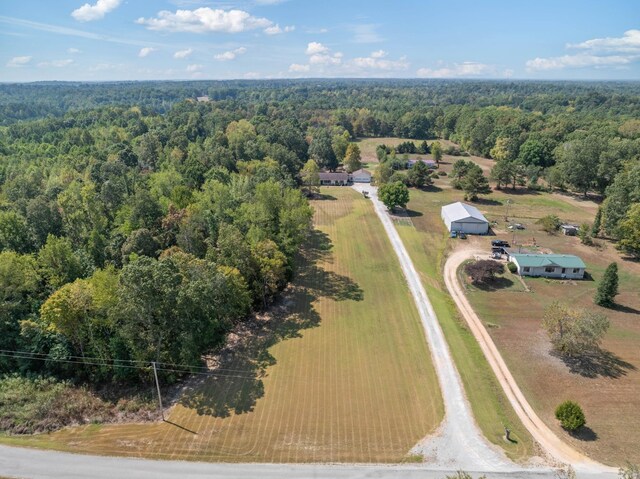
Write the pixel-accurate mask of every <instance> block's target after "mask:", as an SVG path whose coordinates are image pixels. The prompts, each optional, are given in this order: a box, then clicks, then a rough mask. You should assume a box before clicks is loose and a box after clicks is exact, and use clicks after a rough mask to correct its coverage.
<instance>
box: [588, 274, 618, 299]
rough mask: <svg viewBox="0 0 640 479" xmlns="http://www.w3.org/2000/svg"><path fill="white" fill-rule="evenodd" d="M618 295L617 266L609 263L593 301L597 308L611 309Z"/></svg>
mask: <svg viewBox="0 0 640 479" xmlns="http://www.w3.org/2000/svg"><path fill="white" fill-rule="evenodd" d="M617 294H618V264H617V263H611V264H610V265H609V266H607V269H606V270H605V272H604V276H603V277H602V281H600V284H599V285H598V290H597V291H596V295H595V298H594V299H593V301H594V302H595V303H596V304H597V305H599V306H605V307H611V306H612V305H613V299H614V298H615V296H616V295H617Z"/></svg>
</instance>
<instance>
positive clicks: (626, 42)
mask: <svg viewBox="0 0 640 479" xmlns="http://www.w3.org/2000/svg"><path fill="white" fill-rule="evenodd" d="M567 48H579V49H583V50H592V51H601V52H613V53H640V30H627V31H626V32H624V34H623V35H622V37H617V38H616V37H606V38H594V39H592V40H587V41H584V42H581V43H573V44H572V43H569V44H567Z"/></svg>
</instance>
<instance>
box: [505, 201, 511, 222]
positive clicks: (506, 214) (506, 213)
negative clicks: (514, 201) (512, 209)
mask: <svg viewBox="0 0 640 479" xmlns="http://www.w3.org/2000/svg"><path fill="white" fill-rule="evenodd" d="M509 205H511V200H509V199H507V211H506V212H505V214H504V220H505V221H509Z"/></svg>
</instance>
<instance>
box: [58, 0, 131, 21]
mask: <svg viewBox="0 0 640 479" xmlns="http://www.w3.org/2000/svg"><path fill="white" fill-rule="evenodd" d="M121 1H122V0H98V1H97V2H96V3H95V5H90V4H88V3H85V4H84V5H82V6H81V7H80V8H77V9H75V10H74V11H73V12H71V16H72V17H73V18H75V19H76V20H78V21H79V22H91V21H93V20H100V19H101V18H103V17H104V16H105V15H106V14H107V13H109V12H111V11H112V10H115V9H116V8H118V5H120V3H121Z"/></svg>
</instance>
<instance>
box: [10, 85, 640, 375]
mask: <svg viewBox="0 0 640 479" xmlns="http://www.w3.org/2000/svg"><path fill="white" fill-rule="evenodd" d="M205 94H206V95H208V96H209V98H210V100H211V101H209V102H196V101H195V97H196V96H201V95H205ZM639 117H640V84H637V83H622V82H618V83H614V82H611V83H580V82H556V83H551V82H524V81H523V82H499V81H483V82H475V81H418V80H300V81H291V80H282V81H260V82H248V81H231V82H149V83H138V82H135V83H111V84H110V83H103V84H73V83H38V84H22V85H21V84H15V85H11V84H6V85H2V86H0V125H4V126H2V127H0V185H1V189H0V251H1V252H0V291H1V293H0V294H1V295H2V297H1V302H2V303H1V309H0V349H2V350H3V351H5V352H7V351H29V352H30V353H32V355H33V354H35V355H38V357H40V358H45V359H46V358H49V359H53V360H67V361H72V360H77V361H78V362H79V363H82V362H83V360H86V359H87V358H94V359H95V361H96V362H98V363H99V364H100V366H95V365H92V366H83V365H82V364H76V363H71V362H69V363H63V362H58V361H41V360H33V359H26V358H20V359H16V358H15V357H7V355H8V353H7V354H5V356H2V357H0V371H3V372H7V371H15V370H16V369H18V370H20V371H22V372H24V373H27V372H47V373H51V374H55V375H57V376H59V377H64V378H77V379H82V380H89V381H97V382H104V381H107V382H109V381H122V380H131V379H137V378H140V377H144V378H146V379H148V371H146V370H141V369H138V368H134V367H126V365H127V364H143V363H148V362H150V361H158V362H162V363H165V364H169V363H171V364H188V365H194V366H197V365H199V364H200V361H201V356H202V354H203V353H205V352H207V351H211V350H212V349H213V348H215V347H216V346H218V345H220V344H221V343H222V342H223V341H224V338H225V334H226V332H227V331H229V329H230V327H231V326H232V325H233V324H234V323H235V322H237V321H242V319H243V318H245V317H247V315H248V314H249V313H250V312H251V311H252V310H254V311H255V310H260V309H263V308H266V307H268V305H269V304H270V302H271V301H272V300H273V299H274V297H276V296H277V294H278V292H279V291H280V290H282V288H284V287H285V286H286V284H287V281H288V280H289V279H290V278H291V274H292V271H293V269H294V268H295V261H294V258H295V254H296V252H297V251H298V249H299V247H300V244H301V243H302V241H303V240H304V238H305V237H306V235H307V233H308V230H309V227H310V220H311V215H312V210H311V208H310V207H309V205H308V202H307V200H306V198H305V196H304V195H303V194H302V192H301V190H300V189H299V186H300V185H301V180H300V170H301V169H302V167H303V165H304V164H305V163H306V162H307V161H308V160H309V159H313V160H314V161H315V162H316V163H317V165H318V166H319V167H321V168H326V169H330V170H333V169H335V168H336V167H337V166H338V165H339V164H340V163H342V162H343V161H344V160H345V156H346V155H348V156H347V158H350V157H351V155H354V160H353V163H354V166H353V167H354V168H355V166H358V165H359V163H357V162H355V153H353V151H354V149H353V148H351V149H350V150H349V151H350V153H349V154H348V153H347V151H348V148H349V142H350V141H352V140H355V139H357V138H363V137H377V136H397V137H401V138H407V139H419V140H421V141H420V142H418V146H417V147H416V150H415V151H418V152H424V153H426V152H427V151H428V148H429V146H428V145H427V144H426V143H425V142H422V140H424V139H434V138H442V139H445V140H451V141H454V142H455V143H456V144H458V145H460V148H461V149H462V150H463V151H465V152H468V153H470V154H472V155H482V156H489V157H492V158H494V159H495V160H496V164H495V166H494V168H493V171H492V178H493V179H494V180H495V181H496V182H497V184H498V186H499V187H501V188H518V187H520V188H522V187H528V188H530V189H537V188H542V187H544V188H547V187H551V188H564V189H568V190H570V191H574V192H576V193H577V194H584V195H586V194H592V195H601V196H602V197H603V198H604V201H603V203H602V206H601V211H600V213H599V216H598V219H597V222H598V224H597V225H594V228H593V230H594V233H596V234H602V235H607V236H609V237H611V238H614V239H618V240H620V241H619V244H620V247H621V248H623V249H624V251H626V252H627V253H628V254H630V255H635V256H638V255H640V233H639V229H640V228H639V226H638V225H640V206H638V205H639V203H640V161H639V160H638V158H639V157H640V120H638V119H637V118H639ZM412 144H413V143H411V142H409V143H405V144H403V145H402V147H401V150H402V151H399V153H403V152H412V151H413V148H412V146H410V145H412ZM431 150H432V151H431V153H432V154H434V155H435V153H434V151H433V150H434V148H431ZM435 150H436V151H440V150H441V147H440V146H439V145H438V146H437V147H436V148H435ZM385 154H386V153H385ZM438 161H439V160H438ZM472 165H473V164H472ZM467 166H468V165H467ZM473 166H475V165H473ZM464 167H465V164H462V163H461V164H460V165H459V167H458V168H457V169H456V171H458V170H459V171H460V172H462V171H463V170H464V171H466V172H467V174H468V176H471V177H473V176H474V175H475V176H480V177H482V171H480V169H479V168H478V171H475V170H469V168H466V169H465V168H464ZM422 169H423V168H422V166H420V167H418V168H417V169H416V171H415V172H414V173H413V174H412V175H411V176H410V178H409V181H408V184H409V186H425V185H428V184H430V181H429V178H428V174H426V173H425V172H424V171H422ZM391 170H392V168H391V169H390V173H389V178H391V173H392V171H391ZM379 176H380V175H378V177H379ZM463 176H464V175H462V176H461V177H460V180H461V187H462V188H463V189H465V191H467V187H466V186H464V185H465V184H466V183H471V181H470V180H469V179H468V178H467V179H466V180H465V181H464V182H463V181H462V180H463ZM481 179H482V178H476V180H478V181H480V180H481ZM392 180H393V181H395V178H392ZM542 180H544V182H542ZM478 181H475V180H474V181H473V185H469V187H468V189H469V191H468V196H469V199H474V198H475V197H477V195H478V194H486V192H487V188H488V185H485V184H484V183H483V184H479V183H478ZM465 182H466V183H465ZM480 183H482V182H480ZM94 359H92V360H94ZM136 361H138V362H139V363H134V362H136ZM85 362H86V361H85ZM181 372H182V371H177V372H175V371H174V372H173V373H170V372H166V373H165V374H167V375H168V376H176V375H179V374H181Z"/></svg>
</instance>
